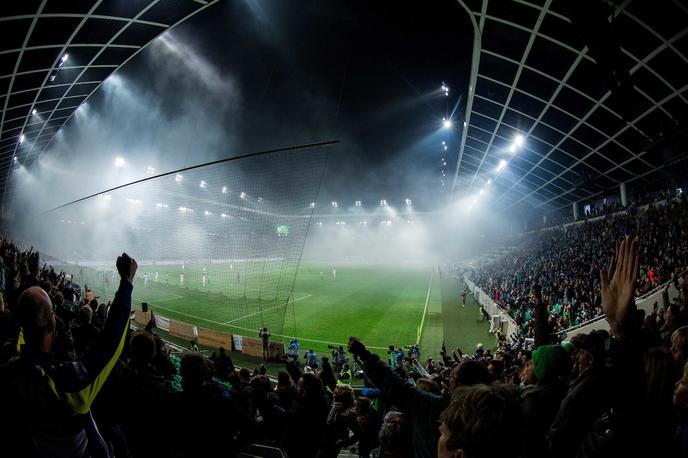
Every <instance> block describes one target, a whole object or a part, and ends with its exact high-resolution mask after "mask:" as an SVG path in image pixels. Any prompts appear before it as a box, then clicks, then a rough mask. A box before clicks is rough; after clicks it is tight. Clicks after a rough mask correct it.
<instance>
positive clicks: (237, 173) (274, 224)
mask: <svg viewBox="0 0 688 458" xmlns="http://www.w3.org/2000/svg"><path fill="white" fill-rule="evenodd" d="M326 154H327V153H326V150H325V149H324V148H315V147H314V148H308V149H305V150H297V151H289V152H278V153H272V154H268V155H260V156H253V157H249V158H243V159H238V160H233V161H230V162H224V163H220V164H215V165H212V166H206V167H201V168H197V169H193V170H189V171H185V172H182V173H179V174H172V175H168V176H165V177H160V178H154V179H151V180H148V181H145V182H143V183H138V184H132V185H130V186H127V187H124V188H121V189H118V190H115V191H112V192H108V193H106V194H101V195H99V196H96V197H93V198H89V199H87V200H84V201H81V202H78V203H74V204H71V205H68V206H66V207H63V208H60V209H57V210H54V211H51V212H49V213H46V214H44V215H42V216H41V217H40V220H39V221H38V222H37V226H36V227H38V228H43V229H46V228H49V229H50V233H51V234H54V230H55V229H58V233H59V234H60V235H59V237H57V240H56V237H54V236H47V234H46V231H41V230H38V231H36V232H35V233H34V234H33V240H32V241H33V243H34V244H35V245H36V246H38V247H41V249H43V250H45V251H46V252H47V253H49V254H50V255H51V256H54V257H55V259H54V260H53V261H52V262H51V264H53V265H54V266H55V267H56V268H59V269H64V270H65V271H66V272H68V273H70V274H71V275H72V276H73V279H74V281H75V282H77V283H80V284H81V286H82V287H83V286H88V287H89V288H91V289H93V290H94V291H96V292H99V293H101V294H105V295H108V294H112V293H113V292H114V290H115V289H116V287H117V283H118V278H119V277H118V276H117V274H116V272H115V266H114V260H115V259H116V257H117V256H118V255H119V254H121V252H122V251H126V252H127V253H129V254H130V255H131V256H132V257H134V258H136V259H137V261H138V264H139V269H138V273H137V278H136V280H135V285H134V286H135V288H134V299H135V305H136V304H137V303H138V302H147V303H148V304H149V306H150V307H151V308H152V309H153V310H155V311H158V312H159V313H160V314H163V315H165V316H168V317H170V318H174V319H178V320H180V321H185V322H189V323H193V324H198V325H202V326H205V327H210V328H214V329H219V330H223V331H227V332H235V333H240V332H241V333H244V335H246V334H247V333H249V332H250V333H253V332H255V331H257V330H258V329H259V328H260V327H268V328H269V329H270V331H271V332H273V333H278V334H281V333H283V332H284V326H285V316H286V313H287V310H288V307H289V305H290V304H291V303H292V302H293V301H294V300H295V299H294V298H293V297H292V291H293V285H294V280H295V276H296V273H297V268H298V265H299V262H300V258H301V254H302V251H303V246H304V242H305V239H306V236H307V233H308V228H309V224H310V220H311V214H312V211H313V208H312V206H311V205H310V203H311V202H314V201H315V199H316V196H317V192H318V188H319V185H320V181H321V178H322V174H323V172H324V168H325V162H326Z"/></svg>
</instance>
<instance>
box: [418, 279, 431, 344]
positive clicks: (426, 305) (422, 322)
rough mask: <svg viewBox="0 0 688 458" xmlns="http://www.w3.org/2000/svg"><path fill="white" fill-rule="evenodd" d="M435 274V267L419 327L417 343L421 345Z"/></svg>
mask: <svg viewBox="0 0 688 458" xmlns="http://www.w3.org/2000/svg"><path fill="white" fill-rule="evenodd" d="M434 276H435V269H432V273H431V274H430V284H428V295H427V296H426V298H425V308H424V309H423V318H421V320H420V326H419V327H418V329H419V332H418V338H417V339H416V345H420V337H421V335H422V334H423V325H424V324H425V314H426V313H427V312H428V302H429V301H430V289H431V288H432V278H433V277H434Z"/></svg>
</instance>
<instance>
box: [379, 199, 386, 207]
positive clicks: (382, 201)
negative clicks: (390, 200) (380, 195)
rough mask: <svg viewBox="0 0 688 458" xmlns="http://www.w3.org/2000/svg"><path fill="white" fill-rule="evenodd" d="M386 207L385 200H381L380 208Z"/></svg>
mask: <svg viewBox="0 0 688 458" xmlns="http://www.w3.org/2000/svg"><path fill="white" fill-rule="evenodd" d="M386 206H387V200H385V199H382V200H381V201H380V207H386Z"/></svg>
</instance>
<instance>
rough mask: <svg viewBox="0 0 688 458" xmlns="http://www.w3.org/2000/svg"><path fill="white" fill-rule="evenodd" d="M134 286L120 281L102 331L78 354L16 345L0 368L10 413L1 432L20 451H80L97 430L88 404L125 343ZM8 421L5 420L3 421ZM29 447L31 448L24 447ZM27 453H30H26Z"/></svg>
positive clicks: (47, 453) (43, 453)
mask: <svg viewBox="0 0 688 458" xmlns="http://www.w3.org/2000/svg"><path fill="white" fill-rule="evenodd" d="M132 289H133V287H132V285H131V283H129V282H127V281H121V282H120V285H119V289H118V290H117V293H116V294H115V298H114V300H113V302H112V305H111V307H110V312H109V315H108V317H107V320H106V322H105V326H104V328H103V330H102V331H101V332H100V334H99V335H98V337H97V338H96V340H95V341H94V342H93V343H92V344H91V345H89V346H88V347H87V348H86V350H85V351H84V353H83V354H82V356H81V358H79V359H77V360H74V361H56V360H55V358H54V355H53V354H52V353H37V352H35V351H30V349H29V348H28V347H26V346H24V345H22V346H20V352H19V355H18V356H16V357H14V358H12V359H11V360H10V361H9V362H8V363H7V364H6V365H4V366H2V367H0V380H1V382H0V385H2V386H0V397H2V398H5V399H3V400H2V402H3V404H4V405H5V406H7V407H8V409H7V410H5V412H6V413H8V414H9V413H10V412H14V415H15V416H14V418H12V421H11V424H8V425H2V426H5V427H6V428H7V429H6V430H5V431H4V434H3V433H0V435H7V436H6V437H5V438H2V439H7V440H8V441H9V443H8V442H3V443H5V444H8V445H9V444H13V445H15V446H17V447H18V448H20V450H24V452H23V454H24V455H32V454H37V455H38V456H84V455H87V454H90V453H92V450H89V449H90V448H92V446H93V445H94V444H91V445H90V446H89V443H88V439H89V437H93V436H92V435H91V434H89V433H92V432H93V431H96V437H97V430H96V429H95V425H94V424H93V420H92V418H91V415H90V408H91V404H92V403H93V401H94V400H95V398H96V396H97V395H98V393H99V391H100V389H101V388H102V387H103V384H104V383H105V380H107V378H108V376H109V375H110V372H111V371H112V369H113V367H114V366H115V364H116V363H117V360H118V359H119V357H120V355H121V353H122V349H123V347H124V343H125V339H126V336H127V330H128V328H129V315H130V313H131V292H132ZM3 421H7V420H3ZM27 444H28V446H29V448H31V444H33V448H34V450H33V453H31V452H28V450H27V449H26V448H25V447H27ZM27 452H28V453H27Z"/></svg>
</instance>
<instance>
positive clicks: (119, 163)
mask: <svg viewBox="0 0 688 458" xmlns="http://www.w3.org/2000/svg"><path fill="white" fill-rule="evenodd" d="M115 167H117V168H122V167H124V158H123V157H122V156H117V157H116V158H115Z"/></svg>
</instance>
